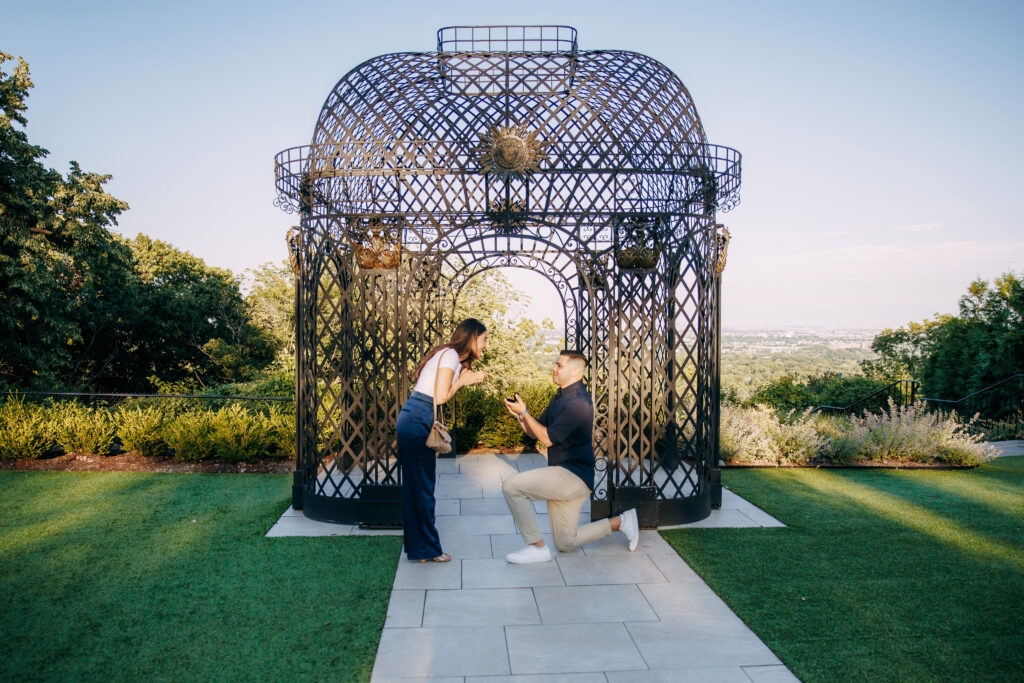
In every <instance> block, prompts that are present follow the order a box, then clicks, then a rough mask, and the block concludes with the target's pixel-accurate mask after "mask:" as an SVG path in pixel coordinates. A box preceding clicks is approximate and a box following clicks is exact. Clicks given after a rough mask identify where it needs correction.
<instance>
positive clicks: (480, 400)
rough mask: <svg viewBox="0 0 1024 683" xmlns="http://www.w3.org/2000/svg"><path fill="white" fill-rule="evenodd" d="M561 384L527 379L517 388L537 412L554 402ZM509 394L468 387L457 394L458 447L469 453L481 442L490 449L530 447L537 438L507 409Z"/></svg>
mask: <svg viewBox="0 0 1024 683" xmlns="http://www.w3.org/2000/svg"><path fill="white" fill-rule="evenodd" d="M556 389H557V387H555V386H554V385H553V384H550V383H547V382H545V383H541V382H526V383H524V384H522V385H520V386H518V387H513V388H512V389H510V390H509V392H508V393H510V394H511V393H513V392H517V393H518V394H519V396H520V397H521V398H522V399H523V400H524V401H525V402H526V405H527V407H528V408H529V409H530V411H531V412H533V413H534V414H535V415H540V413H541V411H542V410H544V408H545V406H547V404H548V403H550V402H551V399H552V398H553V397H554V395H555V391H556ZM505 395H506V394H505V393H503V392H497V391H494V390H493V389H487V388H483V387H467V388H466V389H463V390H462V391H460V392H459V393H458V394H456V401H457V404H456V406H457V413H456V425H455V427H454V428H453V429H452V436H453V439H454V441H455V450H456V452H459V453H465V452H466V451H467V450H469V449H471V448H476V446H477V445H478V444H479V445H481V446H485V447H487V448H515V447H519V446H522V447H526V448H530V447H532V446H533V445H534V443H535V441H534V439H532V438H531V437H528V436H526V434H524V433H523V430H522V429H520V427H519V422H518V420H516V419H515V418H514V417H513V416H512V415H511V414H509V412H508V410H506V409H505V405H504V400H505Z"/></svg>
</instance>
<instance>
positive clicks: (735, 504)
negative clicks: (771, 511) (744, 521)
mask: <svg viewBox="0 0 1024 683" xmlns="http://www.w3.org/2000/svg"><path fill="white" fill-rule="evenodd" d="M752 507H756V506H755V505H754V504H753V503H751V502H749V501H748V500H747V499H746V498H743V497H741V496H738V495H736V494H735V493H733V492H732V491H730V490H729V489H722V507H721V509H722V510H744V509H746V508H752Z"/></svg>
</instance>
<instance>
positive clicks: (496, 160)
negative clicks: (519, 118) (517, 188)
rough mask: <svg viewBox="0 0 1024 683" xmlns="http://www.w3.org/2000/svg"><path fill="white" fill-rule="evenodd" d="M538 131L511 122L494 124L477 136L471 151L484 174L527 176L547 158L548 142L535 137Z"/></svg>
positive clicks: (537, 169)
mask: <svg viewBox="0 0 1024 683" xmlns="http://www.w3.org/2000/svg"><path fill="white" fill-rule="evenodd" d="M537 132H538V131H529V130H527V129H526V127H525V126H523V125H521V124H518V123H513V124H511V125H509V126H494V127H492V128H490V129H489V130H488V131H487V132H486V133H484V134H483V135H481V136H480V144H479V145H478V146H477V147H476V149H475V150H474V151H475V152H476V153H477V155H478V159H479V161H480V168H482V169H483V171H484V173H488V174H491V175H496V176H498V177H501V178H507V177H510V176H527V175H529V174H531V173H533V172H535V171H539V170H540V162H541V161H543V160H544V159H545V157H546V152H547V148H548V143H546V142H542V141H541V140H538V139H537Z"/></svg>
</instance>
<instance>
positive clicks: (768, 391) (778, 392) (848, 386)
mask: <svg viewBox="0 0 1024 683" xmlns="http://www.w3.org/2000/svg"><path fill="white" fill-rule="evenodd" d="M886 384H887V382H884V381H882V380H879V379H872V378H870V377H864V376H853V377H844V376H843V375H839V374H836V373H833V372H826V373H823V374H820V375H814V376H811V377H806V378H799V377H794V376H792V375H782V376H781V377H777V378H775V379H772V380H770V381H769V382H768V383H767V384H765V385H763V386H762V387H760V388H759V389H758V390H757V391H755V392H754V393H753V395H752V396H751V397H750V400H749V402H748V404H753V403H760V404H764V405H769V406H771V407H773V408H775V409H776V410H779V411H782V412H787V411H791V410H804V409H805V408H814V407H817V406H822V405H832V406H839V407H843V406H847V405H850V404H851V403H853V402H854V401H856V400H857V399H860V398H863V397H864V396H867V395H869V394H872V393H874V392H875V391H878V390H879V389H881V388H883V387H884V386H885V385H886Z"/></svg>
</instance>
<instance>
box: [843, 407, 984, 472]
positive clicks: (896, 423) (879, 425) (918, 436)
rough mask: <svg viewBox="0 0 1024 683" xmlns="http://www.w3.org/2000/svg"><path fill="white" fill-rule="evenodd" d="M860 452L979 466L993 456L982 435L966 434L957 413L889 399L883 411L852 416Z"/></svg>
mask: <svg viewBox="0 0 1024 683" xmlns="http://www.w3.org/2000/svg"><path fill="white" fill-rule="evenodd" d="M850 421H851V423H852V431H853V434H854V438H857V439H858V440H859V441H860V448H859V455H860V456H861V457H864V458H868V459H870V460H899V461H909V462H944V463H948V464H951V465H978V464H980V463H982V462H984V461H985V460H988V459H990V458H992V457H993V455H994V453H993V449H992V448H991V447H990V446H988V445H986V444H983V443H981V440H982V438H983V436H982V435H981V434H977V435H972V434H970V433H969V431H968V430H969V427H970V423H968V424H966V425H965V424H963V423H962V422H960V421H959V420H958V419H957V416H956V413H948V414H943V413H938V412H928V411H927V410H926V409H925V408H924V407H922V406H919V405H910V406H904V407H901V406H898V405H896V404H894V403H893V402H892V401H890V402H889V409H888V410H887V411H885V412H882V413H878V414H873V413H868V414H866V415H864V416H863V417H856V416H854V417H851V418H850Z"/></svg>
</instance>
